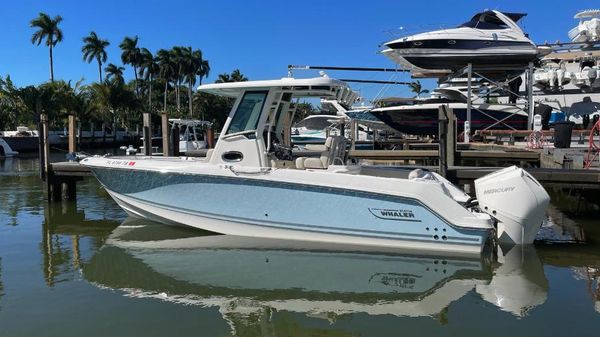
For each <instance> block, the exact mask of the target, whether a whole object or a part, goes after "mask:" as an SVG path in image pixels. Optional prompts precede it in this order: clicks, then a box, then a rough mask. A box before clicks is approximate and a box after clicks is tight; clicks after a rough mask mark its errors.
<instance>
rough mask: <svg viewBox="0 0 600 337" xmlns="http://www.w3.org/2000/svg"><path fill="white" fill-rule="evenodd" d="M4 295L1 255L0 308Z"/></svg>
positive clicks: (0, 308)
mask: <svg viewBox="0 0 600 337" xmlns="http://www.w3.org/2000/svg"><path fill="white" fill-rule="evenodd" d="M2 296H4V285H3V284H2V257H0V310H2Z"/></svg>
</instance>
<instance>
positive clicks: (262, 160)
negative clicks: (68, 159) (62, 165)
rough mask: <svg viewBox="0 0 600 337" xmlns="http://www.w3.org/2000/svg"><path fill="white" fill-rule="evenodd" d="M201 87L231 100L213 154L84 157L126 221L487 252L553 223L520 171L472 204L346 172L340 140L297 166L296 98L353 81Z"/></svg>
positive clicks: (335, 92) (501, 175) (541, 195)
mask: <svg viewBox="0 0 600 337" xmlns="http://www.w3.org/2000/svg"><path fill="white" fill-rule="evenodd" d="M198 90H199V91H200V92H204V93H208V94H215V95H220V96H225V97H232V98H235V103H234V105H233V108H232V110H231V113H230V115H229V117H228V118H227V121H226V122H225V125H224V127H223V130H222V132H221V133H220V135H219V139H218V141H217V144H216V146H215V148H214V149H211V150H209V151H208V152H207V155H206V157H205V158H189V157H176V158H173V157H163V158H153V157H143V156H135V157H132V156H128V157H101V156H95V157H88V158H86V159H84V160H82V161H81V164H83V165H84V166H87V167H89V168H90V169H91V171H92V172H93V173H94V174H95V176H96V177H97V178H98V180H99V181H100V183H101V184H102V185H103V186H104V188H105V189H106V190H107V192H108V193H109V194H110V195H111V196H112V197H113V199H114V200H115V201H116V202H117V203H118V204H119V205H120V206H121V207H122V208H123V209H124V210H125V211H127V212H128V213H129V214H132V215H135V216H138V217H143V218H148V219H151V220H157V221H159V222H163V223H168V224H177V225H186V226H191V227H196V228H200V229H203V230H207V231H211V232H216V233H222V234H229V235H239V236H246V237H261V238H276V239H292V240H301V241H317V242H328V243H346V244H355V245H365V246H382V247H400V248H403V249H409V250H431V251H436V252H455V253H462V254H479V253H480V252H481V251H482V249H483V247H484V246H485V243H486V241H488V239H489V238H490V237H493V235H492V233H496V236H497V238H498V240H499V241H503V242H504V241H506V242H511V243H513V244H515V243H516V244H528V243H531V242H532V241H533V240H534V238H535V234H536V233H537V231H538V229H539V228H540V225H541V223H542V221H543V219H544V218H545V210H546V208H547V205H548V202H549V196H548V194H547V193H546V191H545V190H544V189H543V188H542V187H541V185H540V184H539V183H538V182H537V181H536V180H535V178H533V177H532V176H531V175H529V174H528V173H527V172H526V171H524V170H522V169H519V168H516V167H509V168H505V169H502V170H499V171H497V172H495V173H492V174H491V175H489V176H486V177H483V178H480V179H478V180H477V181H476V182H475V190H476V193H477V198H478V201H477V202H475V201H474V199H472V198H470V197H469V196H468V195H467V194H465V193H464V192H462V190H460V189H459V188H457V187H456V186H454V185H452V184H451V183H450V182H449V181H447V180H446V179H444V178H442V177H441V176H439V175H437V174H436V173H434V172H426V171H423V170H418V169H417V170H413V171H410V170H392V171H390V170H389V169H388V168H385V167H381V168H378V167H370V168H369V167H363V166H360V165H346V163H347V160H346V158H347V150H346V146H345V141H344V138H343V137H340V136H331V137H329V138H327V141H326V142H325V151H323V152H322V153H321V155H320V156H319V157H299V158H296V159H295V160H290V159H292V151H291V147H290V144H291V140H290V137H289V136H290V135H289V134H290V132H289V130H290V121H291V120H293V116H294V113H295V109H294V108H290V107H291V106H293V105H292V102H293V101H294V99H298V98H306V97H313V98H329V99H334V98H337V99H343V97H342V96H341V95H340V93H342V92H346V91H347V90H348V86H347V84H346V83H345V82H342V81H339V80H335V79H332V78H325V77H318V78H309V79H295V78H283V79H278V80H267V81H247V82H234V83H214V84H204V85H201V86H200V87H199V88H198ZM344 103H348V102H344ZM294 107H295V106H294Z"/></svg>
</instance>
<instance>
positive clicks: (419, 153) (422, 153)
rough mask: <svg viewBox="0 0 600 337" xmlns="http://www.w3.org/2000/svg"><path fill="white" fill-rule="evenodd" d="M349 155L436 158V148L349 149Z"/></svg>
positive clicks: (368, 157)
mask: <svg viewBox="0 0 600 337" xmlns="http://www.w3.org/2000/svg"><path fill="white" fill-rule="evenodd" d="M348 156H349V157H354V158H361V159H422V158H438V151H437V150H392V151H390V150H350V151H349V152H348Z"/></svg>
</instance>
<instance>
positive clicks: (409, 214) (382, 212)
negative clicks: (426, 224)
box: [369, 208, 421, 222]
mask: <svg viewBox="0 0 600 337" xmlns="http://www.w3.org/2000/svg"><path fill="white" fill-rule="evenodd" d="M369 212H371V214H373V215H374V216H376V217H378V218H380V219H385V220H401V221H415V222H420V221H421V220H418V219H416V218H415V213H413V211H411V210H408V209H382V208H369Z"/></svg>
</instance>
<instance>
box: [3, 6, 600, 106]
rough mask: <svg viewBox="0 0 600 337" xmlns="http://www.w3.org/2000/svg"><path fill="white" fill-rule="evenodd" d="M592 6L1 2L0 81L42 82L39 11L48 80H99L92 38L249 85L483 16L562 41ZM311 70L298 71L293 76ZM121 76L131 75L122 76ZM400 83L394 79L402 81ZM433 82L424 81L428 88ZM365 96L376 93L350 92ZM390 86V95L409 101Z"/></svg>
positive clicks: (356, 59) (115, 53)
mask: <svg viewBox="0 0 600 337" xmlns="http://www.w3.org/2000/svg"><path fill="white" fill-rule="evenodd" d="M595 7H599V3H598V1H597V0H596V1H574V0H569V1H565V0H562V1H543V2H542V1H523V0H521V1H514V0H505V1H486V0H478V1H471V0H469V1H466V0H463V1H459V0H455V1H450V0H446V1H442V0H428V1H401V0H395V1H377V0H371V1H355V0H345V1H322V0H321V1H316V0H315V1H313V0H305V1H293V2H292V1H282V0H278V1H275V0H262V1H258V0H256V1H243V0H234V1H226V0H220V1H214V0H213V1H203V0H193V1H178V0H170V1H164V0H144V1H133V0H120V1H114V0H104V1H85V0H80V1H68V0H52V1H48V0H45V1H33V0H20V1H7V0H4V1H3V3H2V9H1V10H0V22H2V25H3V29H2V30H1V33H0V36H1V39H2V42H3V47H2V48H1V49H0V76H5V75H7V74H10V75H11V78H12V79H13V81H14V82H15V83H16V84H17V85H28V84H39V83H41V82H44V81H47V80H48V78H49V66H48V50H47V48H46V47H45V46H43V45H40V46H39V47H38V46H35V45H32V44H31V42H30V39H31V34H32V33H33V30H32V29H31V28H30V27H29V21H30V20H31V19H32V18H34V17H36V16H37V15H38V13H39V12H40V11H43V12H46V13H48V14H49V15H51V16H54V15H57V14H60V15H61V16H62V17H63V22H62V24H61V28H62V30H63V33H64V40H63V42H62V43H60V44H59V45H58V46H57V47H56V49H55V54H54V56H55V65H54V67H55V77H56V78H59V79H65V80H73V81H77V80H79V79H81V78H84V79H85V81H87V82H89V81H95V80H97V77H98V75H97V66H96V65H95V64H93V63H92V64H87V63H85V62H83V59H82V54H81V46H82V38H83V37H84V36H86V35H87V34H89V32H90V31H92V30H94V31H96V32H97V33H98V35H99V36H100V37H102V38H105V39H108V40H109V41H110V42H111V45H110V46H109V48H108V58H109V60H108V62H112V63H116V64H121V60H120V50H119V48H118V44H119V43H120V42H121V40H122V39H123V37H124V36H132V35H138V36H139V37H140V45H141V46H142V47H146V48H148V49H150V50H151V51H153V52H155V51H156V50H158V49H160V48H170V47H171V46H174V45H184V46H192V47H193V48H200V49H201V50H202V51H203V53H204V57H205V58H206V59H208V60H209V62H210V65H211V68H212V70H211V74H210V76H209V78H208V79H207V81H213V80H214V79H215V77H216V76H217V75H218V74H219V73H223V72H231V71H232V70H233V69H235V68H239V69H240V70H241V71H242V73H244V74H245V75H246V76H247V77H249V78H250V79H272V78H279V77H283V76H286V67H287V65H288V64H308V65H336V66H365V67H372V66H376V67H393V66H394V64H393V63H392V62H391V61H389V60H388V59H387V58H385V57H384V56H382V55H379V54H377V51H378V50H379V48H378V45H380V44H381V43H382V42H385V41H388V40H391V39H392V38H394V37H395V36H398V35H394V34H399V33H401V31H400V30H399V27H404V29H405V31H423V30H428V29H433V28H435V27H438V26H439V25H445V26H452V25H457V24H460V23H462V22H464V21H466V20H467V19H468V18H470V17H471V15H473V14H474V13H475V12H477V11H480V10H483V9H499V10H503V11H515V12H526V13H528V14H529V15H528V16H527V17H526V18H525V19H524V21H523V25H522V26H523V27H524V28H525V31H526V32H528V33H529V34H530V37H531V38H532V39H533V40H534V42H537V43H541V42H544V41H545V40H548V41H555V40H557V39H560V40H561V41H566V40H568V37H567V32H568V30H569V29H570V28H572V27H573V26H575V25H576V24H577V20H575V19H573V15H574V14H575V13H576V12H577V11H579V10H582V9H588V8H595ZM315 74H316V72H309V71H300V72H296V73H295V76H296V77H307V76H311V75H315ZM329 75H330V76H331V77H338V78H362V79H390V75H389V74H373V73H344V72H329ZM126 76H127V77H129V78H131V77H132V76H133V73H132V71H131V70H130V68H127V72H126ZM408 79H409V78H408V76H406V75H402V76H400V77H398V78H396V80H408ZM432 85H433V84H432V82H426V86H427V87H429V88H431V86H432ZM353 87H354V88H355V89H357V90H361V92H362V93H363V95H364V96H365V97H367V98H369V97H372V96H373V95H375V94H376V93H377V91H378V90H379V88H380V87H379V86H377V85H364V84H363V85H354V86H353ZM408 94H409V93H408V90H407V89H406V88H404V87H402V86H394V87H393V88H391V89H389V90H388V91H387V95H408Z"/></svg>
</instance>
